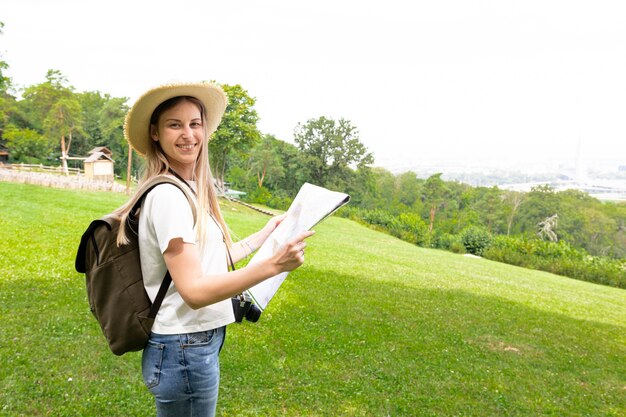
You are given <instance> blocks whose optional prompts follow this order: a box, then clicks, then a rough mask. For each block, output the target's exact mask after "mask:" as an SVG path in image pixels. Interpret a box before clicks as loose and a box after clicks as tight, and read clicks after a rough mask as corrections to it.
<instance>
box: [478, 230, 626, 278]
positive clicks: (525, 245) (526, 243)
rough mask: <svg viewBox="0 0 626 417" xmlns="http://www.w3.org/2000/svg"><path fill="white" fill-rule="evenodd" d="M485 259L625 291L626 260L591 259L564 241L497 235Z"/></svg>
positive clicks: (594, 257)
mask: <svg viewBox="0 0 626 417" xmlns="http://www.w3.org/2000/svg"><path fill="white" fill-rule="evenodd" d="M483 256H485V257H486V258H489V259H491V260H494V261H499V262H505V263H508V264H512V265H518V266H521V267H525V268H532V269H538V270H542V271H547V272H552V273H554V274H559V275H563V276H567V277H570V278H575V279H580V280H583V281H589V282H595V283H598V284H605V285H611V286H614V287H619V288H626V260H623V259H622V260H620V259H611V258H606V257H599V256H591V255H589V254H588V253H587V252H586V251H584V250H583V249H575V248H573V247H572V246H571V245H569V244H568V243H567V242H563V241H561V242H548V241H542V240H538V239H525V238H516V237H511V236H498V237H496V238H495V239H494V240H493V242H492V244H491V246H489V248H488V249H487V250H485V251H484V255H483Z"/></svg>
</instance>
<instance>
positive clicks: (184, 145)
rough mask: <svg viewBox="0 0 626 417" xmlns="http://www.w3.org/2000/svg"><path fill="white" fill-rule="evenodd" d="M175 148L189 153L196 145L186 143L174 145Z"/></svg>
mask: <svg viewBox="0 0 626 417" xmlns="http://www.w3.org/2000/svg"><path fill="white" fill-rule="evenodd" d="M176 147H177V148H178V149H182V150H184V151H191V150H193V148H195V147H196V145H195V143H186V144H183V145H176Z"/></svg>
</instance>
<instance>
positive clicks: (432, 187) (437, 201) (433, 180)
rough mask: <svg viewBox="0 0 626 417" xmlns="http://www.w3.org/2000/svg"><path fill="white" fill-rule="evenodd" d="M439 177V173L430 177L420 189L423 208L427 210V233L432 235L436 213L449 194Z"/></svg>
mask: <svg viewBox="0 0 626 417" xmlns="http://www.w3.org/2000/svg"><path fill="white" fill-rule="evenodd" d="M441 175H442V174H441V173H437V174H434V175H431V176H430V177H428V179H427V180H426V182H425V183H424V186H423V187H422V201H423V202H424V206H425V207H427V208H428V209H429V216H428V217H429V219H430V223H429V225H428V233H432V231H433V228H434V225H435V216H436V215H437V211H438V210H440V209H441V208H443V206H444V204H445V202H446V198H447V194H448V192H449V189H448V187H447V186H446V183H445V182H444V181H443V180H442V179H441Z"/></svg>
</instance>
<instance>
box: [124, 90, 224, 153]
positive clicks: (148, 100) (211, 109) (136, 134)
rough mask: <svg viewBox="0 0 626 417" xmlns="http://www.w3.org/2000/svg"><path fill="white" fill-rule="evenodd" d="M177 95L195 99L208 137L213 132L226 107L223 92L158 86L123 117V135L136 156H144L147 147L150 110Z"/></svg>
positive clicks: (143, 96) (152, 110)
mask: <svg viewBox="0 0 626 417" xmlns="http://www.w3.org/2000/svg"><path fill="white" fill-rule="evenodd" d="M179 96H190V97H195V98H197V99H198V100H200V101H201V102H202V103H203V104H204V107H205V108H206V111H207V123H206V130H207V136H208V137H209V138H210V137H211V135H212V134H213V133H214V132H215V131H216V130H217V127H218V126H219V124H220V122H221V120H222V116H223V115H224V111H225V110H226V105H227V104H228V99H227V97H226V93H224V90H222V89H221V88H220V87H218V86H216V85H214V84H210V83H194V84H168V85H162V86H159V87H156V88H153V89H151V90H149V91H147V92H146V93H144V94H143V95H142V96H141V97H139V98H138V99H137V101H136V102H135V104H133V106H132V108H131V109H130V110H129V111H128V113H127V114H126V119H125V121H124V136H125V137H126V140H127V141H128V143H129V144H130V145H131V146H132V147H133V149H135V150H136V151H137V152H138V153H140V154H141V155H146V154H147V153H148V149H149V148H150V141H151V140H152V139H151V138H150V118H151V117H152V113H154V110H155V109H156V108H157V107H158V105H159V104H161V103H163V102H164V101H166V100H169V99H170V98H174V97H179Z"/></svg>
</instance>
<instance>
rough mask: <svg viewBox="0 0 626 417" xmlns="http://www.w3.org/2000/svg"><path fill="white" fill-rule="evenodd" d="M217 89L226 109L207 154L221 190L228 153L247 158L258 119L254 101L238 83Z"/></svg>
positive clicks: (256, 134)
mask: <svg viewBox="0 0 626 417" xmlns="http://www.w3.org/2000/svg"><path fill="white" fill-rule="evenodd" d="M220 86H221V87H222V88H223V89H224V92H225V93H226V95H227V96H228V106H227V107H226V111H225V112H224V117H223V118H222V122H221V123H220V125H219V127H218V129H217V131H216V132H215V133H214V135H213V139H212V140H211V141H210V142H209V152H210V157H211V164H212V168H213V173H214V177H215V179H216V181H217V182H218V185H219V186H220V187H223V186H224V175H225V173H226V170H227V163H228V160H229V157H230V156H231V154H233V153H236V154H238V155H239V156H240V157H243V156H244V155H247V153H248V152H249V151H250V150H251V149H252V148H253V147H254V145H256V144H257V142H259V141H260V139H261V133H260V132H259V130H258V128H257V122H258V120H259V117H258V115H257V112H256V110H255V109H254V104H255V102H256V100H255V99H254V98H253V97H250V95H249V94H248V92H247V91H246V90H244V89H243V88H242V87H241V85H239V84H235V85H228V84H221V85H220Z"/></svg>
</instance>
